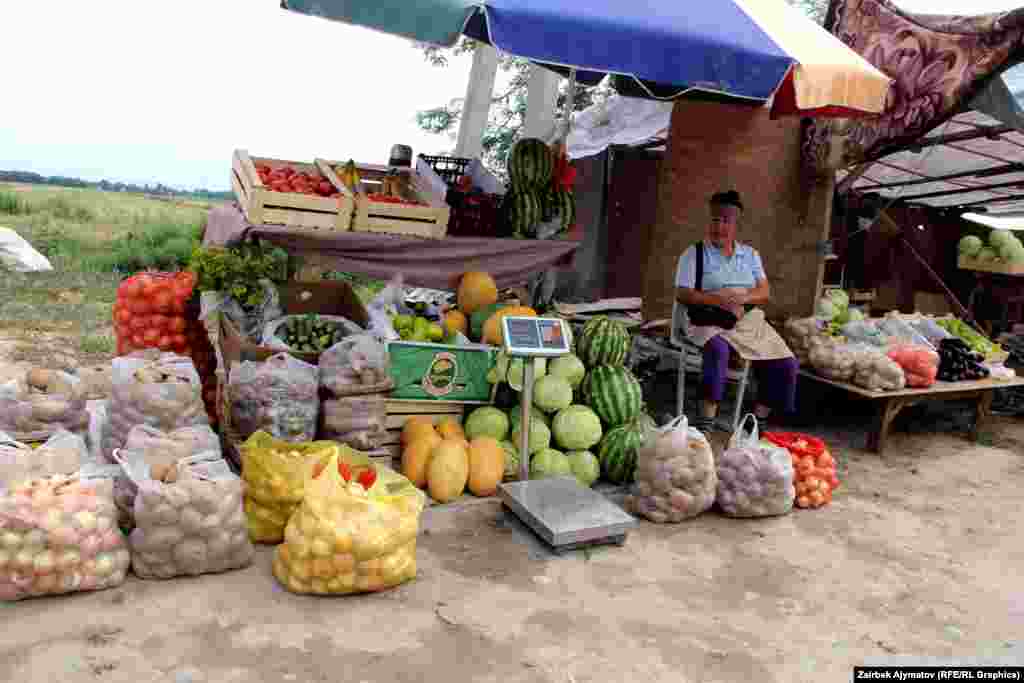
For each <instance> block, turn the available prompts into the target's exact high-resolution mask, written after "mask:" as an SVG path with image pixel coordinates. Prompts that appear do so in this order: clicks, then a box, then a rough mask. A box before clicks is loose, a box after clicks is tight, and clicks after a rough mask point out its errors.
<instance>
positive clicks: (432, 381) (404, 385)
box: [388, 341, 498, 403]
mask: <svg viewBox="0 0 1024 683" xmlns="http://www.w3.org/2000/svg"><path fill="white" fill-rule="evenodd" d="M497 355H498V348H497V347H494V346H487V345H484V344H469V345H462V346H451V345H448V344H428V343H423V342H406V341H393V342H388V356H389V358H390V360H391V378H392V379H393V380H394V381H395V387H394V389H392V390H391V398H395V399H403V400H427V401H460V402H464V403H491V401H492V396H493V389H494V386H493V385H492V384H491V383H490V382H488V381H487V373H489V372H490V371H491V368H493V367H494V363H495V360H496V358H497Z"/></svg>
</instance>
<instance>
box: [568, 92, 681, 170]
mask: <svg viewBox="0 0 1024 683" xmlns="http://www.w3.org/2000/svg"><path fill="white" fill-rule="evenodd" d="M671 119H672V102H658V101H656V100H646V99H640V98H636V97H623V96H621V95H612V96H611V97H609V98H608V99H607V100H605V101H604V102H599V103H597V104H594V105H592V106H590V107H587V108H586V109H584V110H583V111H581V112H579V113H578V114H576V115H575V116H574V117H573V122H572V128H571V129H570V131H569V138H568V140H567V141H566V147H567V149H568V153H569V158H570V159H580V158H582V157H589V156H594V155H595V154H600V153H601V152H603V151H604V150H605V149H606V148H607V147H608V146H610V145H639V144H642V143H644V142H648V141H650V140H652V139H657V138H663V137H665V136H666V135H667V134H668V128H669V123H670V121H671Z"/></svg>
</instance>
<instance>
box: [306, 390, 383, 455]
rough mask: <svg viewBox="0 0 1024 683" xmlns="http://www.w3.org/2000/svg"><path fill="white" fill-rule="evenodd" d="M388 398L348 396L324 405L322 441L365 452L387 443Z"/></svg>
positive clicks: (372, 395)
mask: <svg viewBox="0 0 1024 683" xmlns="http://www.w3.org/2000/svg"><path fill="white" fill-rule="evenodd" d="M387 400H388V399H387V394H371V395H367V396H350V397H347V398H339V399H335V400H330V401H324V402H323V418H322V419H323V427H322V430H321V431H322V433H323V437H324V438H325V439H331V440H332V441H337V442H339V443H343V444H345V445H347V446H351V447H352V448H355V449H358V450H361V451H368V450H374V449H377V448H380V447H381V446H382V445H383V444H384V441H385V440H386V439H387V436H388V431H387V416H388V403H387Z"/></svg>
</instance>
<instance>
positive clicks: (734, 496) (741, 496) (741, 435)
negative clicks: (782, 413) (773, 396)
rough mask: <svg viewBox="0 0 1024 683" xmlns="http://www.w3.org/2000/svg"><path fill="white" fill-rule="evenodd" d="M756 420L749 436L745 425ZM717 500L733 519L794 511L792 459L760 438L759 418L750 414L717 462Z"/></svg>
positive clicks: (782, 449)
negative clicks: (748, 421)
mask: <svg viewBox="0 0 1024 683" xmlns="http://www.w3.org/2000/svg"><path fill="white" fill-rule="evenodd" d="M748 419H752V420H753V421H754V426H753V429H752V431H751V432H750V433H749V434H747V433H746V432H745V430H744V426H745V425H746V423H747V420H748ZM717 473H718V490H717V493H716V496H715V500H716V501H717V503H718V507H719V508H721V509H722V512H723V513H725V514H726V515H729V516H731V517H770V516H775V515H784V514H786V513H788V512H790V511H791V510H792V509H793V502H794V500H795V498H796V489H795V488H794V486H793V477H794V472H793V462H792V457H791V456H790V454H789V451H787V450H786V449H785V448H782V447H780V446H776V445H775V444H773V443H771V442H770V441H761V440H759V439H758V431H757V418H756V417H755V416H754V415H753V414H750V413H748V414H747V416H746V417H744V418H743V422H741V423H740V426H739V427H738V428H737V429H736V431H735V432H734V433H733V435H732V438H730V439H729V447H728V448H726V450H725V452H724V453H722V456H721V457H720V458H719V459H718V467H717Z"/></svg>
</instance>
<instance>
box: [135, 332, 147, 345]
mask: <svg viewBox="0 0 1024 683" xmlns="http://www.w3.org/2000/svg"><path fill="white" fill-rule="evenodd" d="M132 346H134V347H135V348H137V349H144V348H146V340H145V339H144V338H143V337H142V333H141V332H136V333H135V334H133V335H132Z"/></svg>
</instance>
